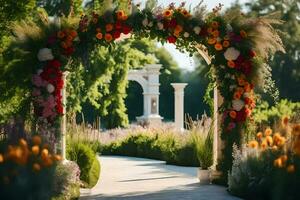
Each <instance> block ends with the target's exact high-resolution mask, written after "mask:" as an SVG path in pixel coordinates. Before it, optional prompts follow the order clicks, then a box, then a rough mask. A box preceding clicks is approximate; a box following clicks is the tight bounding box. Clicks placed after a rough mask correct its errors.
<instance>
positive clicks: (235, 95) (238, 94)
mask: <svg viewBox="0 0 300 200" xmlns="http://www.w3.org/2000/svg"><path fill="white" fill-rule="evenodd" d="M240 98H241V94H240V93H239V92H235V93H234V94H233V99H235V100H238V99H240Z"/></svg>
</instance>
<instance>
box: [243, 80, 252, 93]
mask: <svg viewBox="0 0 300 200" xmlns="http://www.w3.org/2000/svg"><path fill="white" fill-rule="evenodd" d="M244 89H245V92H251V85H250V84H249V83H247V82H245V85H244Z"/></svg>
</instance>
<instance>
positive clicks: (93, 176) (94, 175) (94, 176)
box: [88, 159, 101, 188]
mask: <svg viewBox="0 0 300 200" xmlns="http://www.w3.org/2000/svg"><path fill="white" fill-rule="evenodd" d="M100 170H101V169H100V163H99V161H98V160H97V159H95V160H94V162H93V165H92V167H91V169H90V171H89V181H88V183H89V188H92V187H94V186H95V185H96V184H97V182H98V180H99V175H100Z"/></svg>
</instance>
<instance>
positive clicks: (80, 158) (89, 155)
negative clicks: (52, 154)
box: [67, 141, 97, 185]
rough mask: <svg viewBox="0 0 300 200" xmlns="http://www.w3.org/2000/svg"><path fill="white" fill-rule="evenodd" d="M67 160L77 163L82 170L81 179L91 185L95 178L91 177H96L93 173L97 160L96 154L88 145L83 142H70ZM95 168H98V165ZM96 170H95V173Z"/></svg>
mask: <svg viewBox="0 0 300 200" xmlns="http://www.w3.org/2000/svg"><path fill="white" fill-rule="evenodd" d="M67 158H68V159H69V160H72V161H75V162H76V163H77V164H78V166H79V168H80V179H81V180H82V181H84V182H86V183H87V184H88V185H90V182H89V181H90V180H93V182H94V178H92V177H90V175H94V172H91V170H92V168H93V165H94V162H95V160H97V159H96V154H95V152H94V151H93V150H92V149H91V148H90V147H89V146H88V145H87V144H84V143H81V142H79V141H78V142H72V141H71V142H70V143H69V144H68V148H67ZM94 167H96V168H97V166H96V165H94ZM94 170H95V169H93V171H94Z"/></svg>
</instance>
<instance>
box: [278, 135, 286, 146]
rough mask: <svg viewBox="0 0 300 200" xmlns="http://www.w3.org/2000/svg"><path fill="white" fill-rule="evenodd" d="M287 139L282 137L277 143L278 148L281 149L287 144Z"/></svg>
mask: <svg viewBox="0 0 300 200" xmlns="http://www.w3.org/2000/svg"><path fill="white" fill-rule="evenodd" d="M285 142H286V139H285V137H280V138H279V140H278V141H277V146H279V147H281V146H283V145H284V144H285Z"/></svg>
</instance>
